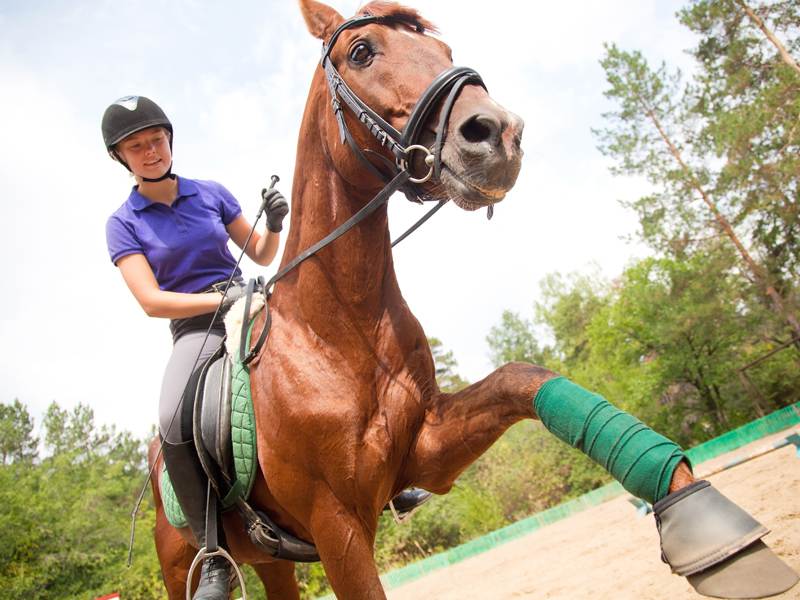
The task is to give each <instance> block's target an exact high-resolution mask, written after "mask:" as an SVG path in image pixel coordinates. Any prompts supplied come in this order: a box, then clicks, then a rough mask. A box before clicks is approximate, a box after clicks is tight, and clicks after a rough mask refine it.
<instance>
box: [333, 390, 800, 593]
mask: <svg viewBox="0 0 800 600" xmlns="http://www.w3.org/2000/svg"><path fill="white" fill-rule="evenodd" d="M798 423H800V402H798V403H795V404H793V405H791V406H787V407H785V408H782V409H780V410H778V411H775V412H773V413H771V414H769V415H767V416H765V417H762V418H761V419H757V420H755V421H751V422H750V423H747V424H746V425H742V426H741V427H739V428H737V429H733V430H731V431H729V432H727V433H725V434H723V435H721V436H719V437H716V438H714V439H713V440H709V441H707V442H704V443H702V444H699V445H697V446H695V447H694V448H691V449H690V450H687V451H686V454H687V456H688V457H689V460H691V461H692V464H693V465H695V466H697V465H699V464H700V463H702V462H705V461H707V460H711V459H712V458H716V457H717V456H720V455H722V454H725V453H726V452H730V451H732V450H736V449H737V448H741V447H742V446H745V445H747V444H749V443H751V442H755V441H757V440H759V439H761V438H763V437H766V436H768V435H772V434H773V433H777V432H779V431H783V430H784V429H788V428H790V427H792V426H794V425H797V424H798ZM623 493H625V490H624V489H623V487H622V486H621V485H620V484H619V483H618V482H616V481H615V482H613V483H609V484H607V485H604V486H603V487H600V488H597V489H596V490H592V491H591V492H587V493H586V494H584V495H582V496H580V497H578V498H575V499H574V500H569V501H567V502H564V503H562V504H559V505H558V506H554V507H553V508H549V509H547V510H544V511H542V512H539V513H536V514H535V515H532V516H530V517H527V518H525V519H522V520H521V521H517V522H516V523H512V524H511V525H507V526H506V527H503V528H502V529H498V530H496V531H492V532H491V533H487V534H486V535H483V536H481V537H479V538H476V539H474V540H471V541H469V542H467V543H465V544H462V545H460V546H456V547H454V548H450V549H449V550H446V551H444V552H441V553H439V554H435V555H433V556H430V557H428V558H425V559H422V560H420V561H417V562H414V563H411V564H409V565H406V566H405V567H401V568H399V569H395V570H393V571H390V572H388V573H386V574H384V575H382V576H381V581H382V582H383V585H384V587H385V588H386V589H393V588H396V587H399V586H401V585H403V584H406V583H409V582H411V581H414V580H416V579H419V578H421V577H423V576H425V575H427V574H428V573H432V572H433V571H437V570H439V569H442V568H444V567H448V566H450V565H453V564H456V563H458V562H461V561H462V560H466V559H467V558H470V557H472V556H475V555H477V554H481V553H483V552H486V551H488V550H492V549H493V548H496V547H497V546H500V545H502V544H505V543H506V542H510V541H511V540H514V539H517V538H519V537H522V536H524V535H527V534H529V533H531V532H533V531H536V530H537V529H540V528H541V527H544V526H545V525H550V524H551V523H555V522H556V521H560V520H561V519H566V518H567V517H571V516H572V515H574V514H576V513H579V512H582V511H584V510H586V509H587V508H591V507H593V506H597V505H598V504H602V503H603V502H606V501H608V500H611V499H613V498H616V497H617V496H620V495H622V494H623ZM332 598H333V596H332V595H327V596H324V597H323V598H321V599H319V600H330V599H332Z"/></svg>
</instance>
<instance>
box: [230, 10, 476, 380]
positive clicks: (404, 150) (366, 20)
mask: <svg viewBox="0 0 800 600" xmlns="http://www.w3.org/2000/svg"><path fill="white" fill-rule="evenodd" d="M370 23H380V24H401V25H404V26H408V25H409V22H408V21H406V20H403V19H400V18H397V17H392V16H375V15H369V14H365V15H360V16H356V17H352V18H351V19H348V20H347V21H345V22H344V23H342V24H341V25H339V27H338V28H337V29H336V31H334V32H333V34H332V35H331V37H330V39H329V40H328V43H327V44H325V43H323V45H322V59H321V61H320V62H321V66H322V68H323V69H324V71H325V77H326V79H327V81H328V88H329V90H330V94H331V106H332V107H333V112H334V115H335V116H336V120H337V122H338V124H339V134H340V138H341V141H342V143H344V142H347V144H348V145H349V146H350V148H351V149H352V150H353V152H354V153H355V155H356V156H357V157H358V158H359V159H360V160H361V161H362V162H363V163H364V164H365V165H366V166H367V167H368V168H369V170H370V171H371V172H372V173H373V174H375V175H377V176H378V177H379V178H380V179H381V180H382V181H384V182H385V185H384V187H383V189H381V191H380V192H378V194H377V195H376V196H375V197H374V198H373V199H372V200H370V201H369V202H368V203H367V204H365V205H364V206H363V207H361V209H359V210H358V212H356V213H355V214H354V215H353V216H352V217H350V218H349V219H348V220H347V221H345V222H344V223H342V224H341V225H339V227H337V228H336V229H334V230H333V231H332V232H331V233H329V234H328V235H326V236H325V237H324V238H322V239H321V240H320V241H318V242H317V243H316V244H314V245H312V246H311V247H309V248H307V249H306V250H304V251H303V252H302V253H300V254H299V255H298V256H296V257H295V258H294V259H292V260H291V261H290V262H289V263H287V264H286V265H285V266H284V267H283V268H282V269H280V270H279V271H278V272H277V273H276V274H275V275H273V276H272V278H271V279H270V280H269V281H267V282H266V283H263V278H259V279H261V280H262V281H261V283H262V293H263V295H264V306H265V312H266V316H265V321H264V327H263V329H262V331H261V333H260V334H259V337H258V339H257V341H256V343H255V345H254V346H253V347H252V349H250V351H249V352H246V347H245V344H244V343H242V346H241V348H240V354H239V358H240V360H241V361H242V363H243V364H245V365H247V364H249V363H250V362H252V360H253V359H254V358H255V357H256V356H258V354H259V352H260V351H261V348H262V347H263V345H264V343H265V342H266V340H267V335H268V334H269V330H270V326H271V323H272V319H271V315H270V310H269V298H270V296H271V289H272V287H273V286H274V285H275V283H276V282H278V281H279V280H280V279H282V278H283V277H284V276H285V275H286V274H287V273H289V272H290V271H292V270H293V269H294V268H295V267H297V266H298V265H299V264H300V263H302V262H303V261H304V260H306V259H307V258H310V257H311V256H313V255H314V254H316V253H317V252H319V251H320V250H322V249H323V248H324V247H325V246H327V245H328V244H330V243H331V242H333V241H334V240H336V239H337V238H339V237H341V236H342V235H344V234H345V233H346V232H347V231H349V230H350V229H352V228H353V227H355V226H356V225H358V224H359V223H360V222H361V221H363V220H364V219H366V218H367V217H368V216H369V215H371V214H372V213H373V212H375V210H376V209H377V208H378V207H380V206H382V205H383V204H385V203H386V202H387V201H388V200H389V198H390V197H391V196H392V194H394V192H396V191H398V190H399V191H403V192H404V193H405V194H406V196H407V197H409V198H410V199H412V200H416V201H418V202H422V201H423V200H428V199H429V198H428V197H427V194H426V193H425V192H424V190H422V189H420V188H419V187H418V185H419V184H421V183H424V182H426V181H428V180H429V179H431V177H433V176H436V177H437V178H439V177H440V176H441V167H442V161H441V152H442V147H443V146H444V140H445V135H446V130H447V122H448V120H449V118H450V113H451V112H452V110H453V105H454V104H455V102H456V100H457V99H458V95H459V93H460V92H461V90H462V89H463V87H464V86H465V85H468V84H475V85H480V86H481V87H483V88H484V89H486V86H485V85H484V83H483V79H482V78H481V76H480V75H478V73H477V72H476V71H474V70H472V69H469V68H467V67H450V68H449V69H447V70H445V71H444V72H443V73H441V74H439V75H438V76H437V77H436V78H435V79H434V80H433V81H432V82H431V83H430V85H429V86H428V87H427V89H426V90H425V91H424V92H423V93H422V95H421V96H420V98H419V99H418V100H417V103H416V105H414V108H413V110H412V111H411V115H410V116H409V119H408V122H407V123H406V125H405V127H403V131H402V132H400V131H397V129H395V128H394V127H392V125H390V124H389V123H387V122H386V121H385V120H384V119H383V118H382V117H381V116H380V115H379V114H378V113H376V112H375V111H374V110H372V109H371V108H370V107H369V106H368V105H367V104H366V103H365V102H364V101H363V100H361V99H360V98H359V97H358V95H356V93H355V92H353V90H352V89H350V86H348V85H347V82H345V80H344V79H343V78H342V76H341V75H340V74H339V72H338V71H337V70H336V67H335V66H334V65H333V61H332V60H331V57H330V55H331V51H332V50H333V46H334V45H335V44H336V41H337V40H338V39H339V36H340V35H341V34H342V32H343V31H345V30H347V29H352V28H354V27H363V26H364V25H368V24H370ZM417 30H418V31H421V29H420V28H419V27H418V28H417ZM445 94H447V98H446V99H445V101H444V104H442V110H441V116H440V118H439V124H438V127H437V129H436V138H435V141H434V144H433V147H431V148H428V147H426V146H424V145H422V144H420V143H419V136H420V134H421V132H422V127H423V125H424V124H425V121H426V120H427V119H428V117H429V116H430V114H431V111H433V110H434V108H435V107H436V106H437V104H438V103H439V101H440V100H441V99H442V98H443V97H444V96H445ZM343 107H347V108H349V109H350V110H351V111H352V112H353V114H354V115H355V116H356V118H357V119H358V121H359V122H360V123H362V124H363V125H364V126H365V127H366V128H367V130H368V131H369V133H370V134H372V135H373V136H374V137H375V138H376V139H377V140H378V141H379V142H380V144H381V146H382V147H386V148H388V149H389V150H390V151H391V153H392V155H393V156H394V158H395V160H394V162H391V161H389V160H388V159H386V158H385V157H384V156H383V155H380V154H378V156H380V157H381V158H382V159H383V160H384V161H385V163H386V164H387V165H389V166H390V167H391V169H392V171H393V174H392V176H387V175H386V174H384V173H383V172H382V171H380V170H379V169H378V168H377V167H376V166H375V165H374V164H373V163H372V162H370V161H369V160H368V159H367V158H366V156H364V153H363V152H362V150H361V149H360V148H359V147H358V144H357V143H356V141H355V139H354V138H353V136H352V134H351V133H350V130H349V129H348V128H347V123H346V122H345V119H344V110H343ZM414 152H423V153H425V160H424V162H425V165H426V166H427V167H428V172H427V173H426V174H425V175H424V176H422V177H418V178H415V177H413V175H412V173H411V171H410V170H409V167H410V162H411V157H412V155H413V153H414ZM447 201H448V199H444V200H440V201H439V202H438V203H437V204H436V206H434V207H433V208H432V209H430V210H429V211H428V212H427V213H426V214H425V215H424V216H423V217H422V218H421V219H419V220H418V221H417V222H416V223H415V224H414V225H412V226H411V227H410V228H409V229H408V230H407V231H406V232H405V233H403V235H401V236H400V237H399V238H398V239H396V240H395V241H394V242H392V246H395V245H397V244H398V243H399V242H401V241H402V240H403V239H405V238H406V237H407V236H409V235H410V234H411V233H412V232H413V231H415V230H416V229H417V228H418V227H419V226H420V225H422V224H423V223H424V222H425V221H427V220H428V219H429V218H430V217H431V216H433V214H434V213H435V212H436V211H438V210H439V209H440V208H441V207H442V206H444V204H445V203H446V202H447ZM262 209H263V207H262ZM259 214H260V213H259ZM248 288H249V289H248V294H247V297H248V300H247V302H246V307H245V315H248V313H249V307H250V298H251V297H252V293H253V286H248ZM244 321H245V325H244V326H245V328H246V326H247V321H248V317H247V316H246V317H245V320H244ZM246 338H247V336H246V331H244V330H243V331H242V341H243V342H244V340H245V339H246Z"/></svg>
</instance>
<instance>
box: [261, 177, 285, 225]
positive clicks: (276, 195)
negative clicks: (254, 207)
mask: <svg viewBox="0 0 800 600" xmlns="http://www.w3.org/2000/svg"><path fill="white" fill-rule="evenodd" d="M261 198H262V199H263V200H264V208H265V210H266V211H267V229H269V230H270V231H272V232H274V233H278V232H279V231H281V230H282V229H283V218H284V217H285V216H286V215H287V214H289V203H288V202H287V201H286V198H284V197H283V194H281V193H280V192H279V191H278V190H276V189H275V188H271V189H266V188H265V189H263V190H261Z"/></svg>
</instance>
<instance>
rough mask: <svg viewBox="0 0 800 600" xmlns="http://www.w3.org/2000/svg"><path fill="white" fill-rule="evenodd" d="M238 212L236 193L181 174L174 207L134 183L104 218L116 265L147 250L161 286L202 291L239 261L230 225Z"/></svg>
mask: <svg viewBox="0 0 800 600" xmlns="http://www.w3.org/2000/svg"><path fill="white" fill-rule="evenodd" d="M240 214H242V208H241V206H239V202H238V201H237V200H236V198H234V197H233V195H232V194H231V193H230V192H229V191H228V190H226V189H225V188H224V187H223V186H222V185H220V184H219V183H216V182H214V181H200V180H196V179H184V178H183V177H179V178H178V197H177V198H176V200H175V202H173V203H172V205H171V206H167V205H166V204H160V203H158V202H151V201H150V200H148V199H147V198H145V197H144V196H142V195H141V194H140V193H139V190H138V188H137V186H134V187H133V189H132V190H131V194H130V196H128V199H127V200H126V201H125V203H124V204H123V205H122V206H120V207H119V208H118V209H117V210H116V211H115V212H114V214H113V215H111V217H109V219H108V221H107V223H106V241H107V242H108V253H109V254H110V255H111V261H112V262H113V263H114V264H117V261H118V260H119V259H120V258H122V257H123V256H128V255H129V254H143V255H144V256H145V258H146V259H147V262H149V263H150V266H151V267H152V269H153V273H154V274H155V276H156V281H158V285H159V287H160V288H161V289H162V290H167V291H170V292H187V293H194V292H199V291H202V290H204V289H206V288H208V287H209V286H210V285H211V284H212V283H216V282H218V281H223V280H227V278H228V277H229V276H230V274H231V270H232V269H233V268H234V267H235V266H236V261H235V260H234V258H233V256H232V255H231V253H230V250H228V240H229V239H230V236H229V235H228V231H227V229H226V226H227V225H230V223H231V222H232V221H233V220H234V219H236V217H238V216H239V215H240ZM236 275H241V270H239V269H238V268H237V269H236Z"/></svg>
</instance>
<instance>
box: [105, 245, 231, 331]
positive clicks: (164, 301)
mask: <svg viewBox="0 0 800 600" xmlns="http://www.w3.org/2000/svg"><path fill="white" fill-rule="evenodd" d="M117 266H118V267H119V270H120V272H121V273H122V277H123V278H124V279H125V283H127V284H128V289H130V291H131V293H133V295H134V297H135V298H136V300H137V301H138V302H139V305H140V306H141V307H142V309H144V312H146V313H147V315H148V316H150V317H163V318H167V319H184V318H186V317H195V316H197V315H203V314H206V313H213V312H214V311H215V310H216V309H217V306H218V305H219V302H220V299H221V294H181V293H178V292H165V291H164V290H162V289H160V288H159V287H158V282H157V281H156V277H155V275H153V269H152V267H151V266H150V263H148V262H147V259H146V258H145V257H144V255H143V254H128V255H127V256H123V257H122V258H120V259H119V260H118V261H117Z"/></svg>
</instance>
